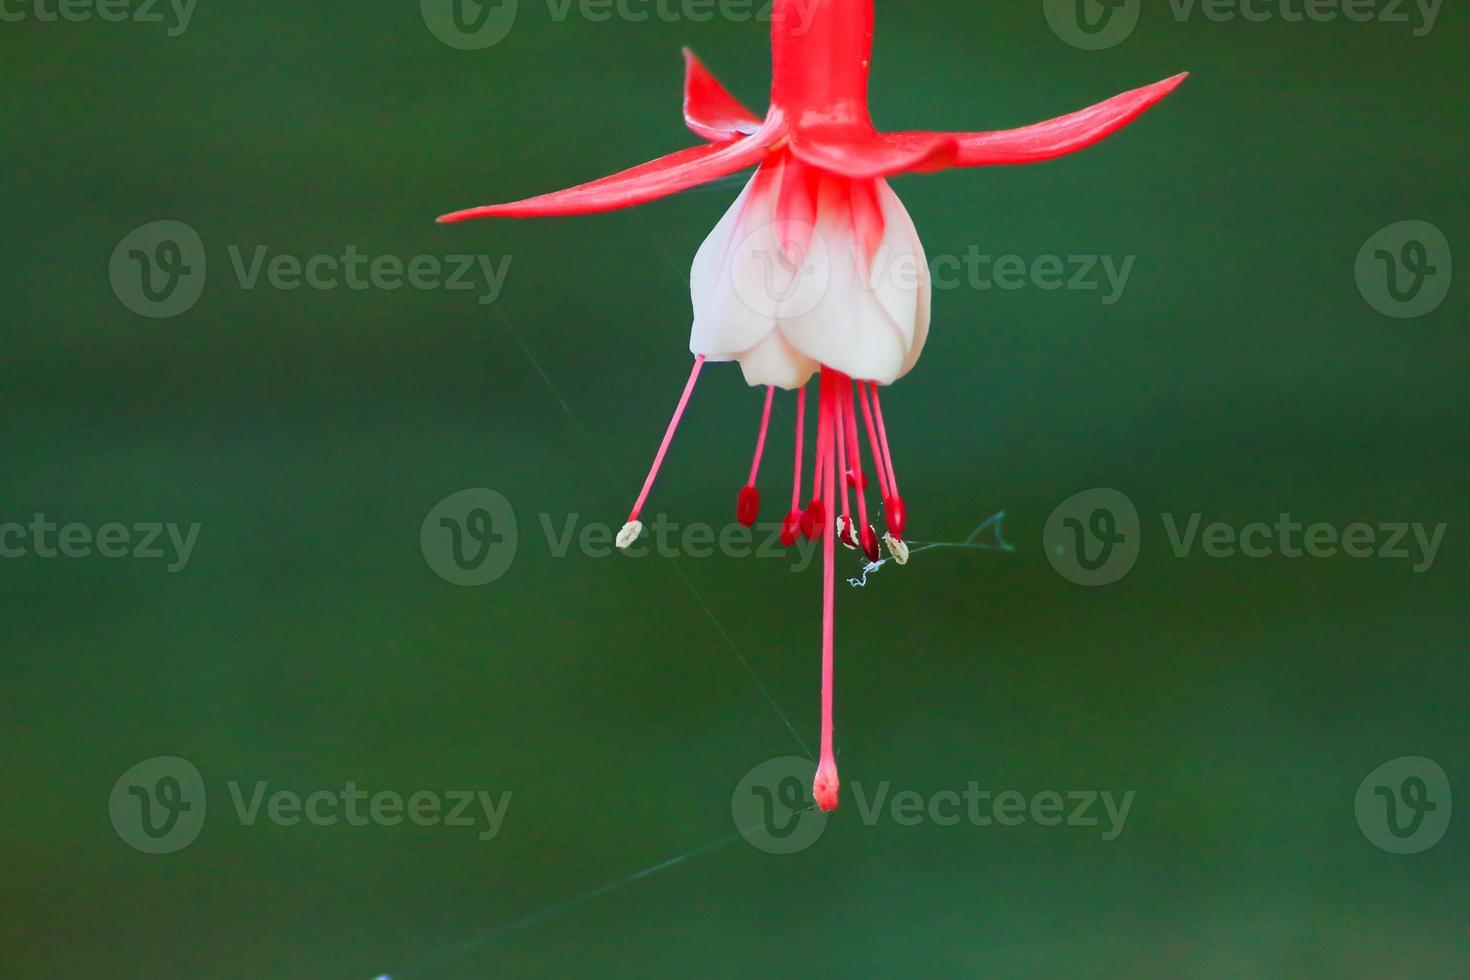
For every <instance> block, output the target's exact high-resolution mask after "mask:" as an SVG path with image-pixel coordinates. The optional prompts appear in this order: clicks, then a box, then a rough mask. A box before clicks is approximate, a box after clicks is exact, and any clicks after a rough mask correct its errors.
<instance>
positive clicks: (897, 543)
mask: <svg viewBox="0 0 1470 980" xmlns="http://www.w3.org/2000/svg"><path fill="white" fill-rule="evenodd" d="M883 543H884V544H886V545H887V546H888V553H889V554H890V555H892V556H893V560H894V561H896V562H898V563H899V564H900V565H907V564H908V563H909V546H908V545H906V544H904V543H903V539H902V538H895V537H894V536H893V533H892V532H891V531H885V532H884V534H883Z"/></svg>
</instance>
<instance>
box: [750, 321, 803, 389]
mask: <svg viewBox="0 0 1470 980" xmlns="http://www.w3.org/2000/svg"><path fill="white" fill-rule="evenodd" d="M735 360H738V361H739V362H740V370H741V372H742V373H744V375H745V383H746V384H748V385H750V386H751V387H752V388H756V387H760V386H761V385H775V386H776V387H777V388H785V389H788V390H790V389H794V388H800V387H801V386H802V385H804V384H806V383H807V381H808V380H810V379H811V376H812V375H813V374H816V373H817V369H818V368H819V367H821V365H820V364H818V363H817V362H816V361H814V360H812V359H811V358H810V357H807V356H806V355H805V354H802V353H801V352H799V351H798V350H797V349H796V348H794V347H792V346H791V345H790V344H788V343H787V342H786V338H784V337H782V336H781V333H780V331H772V332H771V333H770V334H768V335H767V336H766V338H765V339H764V340H762V341H761V342H760V343H758V344H756V345H755V346H754V347H752V348H751V349H750V350H748V351H743V352H742V353H740V354H737V355H736V356H735Z"/></svg>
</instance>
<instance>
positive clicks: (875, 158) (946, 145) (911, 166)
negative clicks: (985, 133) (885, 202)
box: [791, 126, 955, 180]
mask: <svg viewBox="0 0 1470 980" xmlns="http://www.w3.org/2000/svg"><path fill="white" fill-rule="evenodd" d="M791 153H792V155H793V156H795V157H796V158H797V159H799V160H801V161H802V162H803V163H807V164H810V165H812V166H813V167H819V168H821V169H823V170H826V171H830V172H831V173H835V174H841V175H843V176H844V177H853V178H857V179H860V180H861V179H870V178H875V177H887V176H888V175H890V174H898V173H907V172H909V171H914V170H937V169H940V168H942V167H945V166H948V165H949V164H950V163H952V162H953V160H954V155H955V141H954V139H953V138H952V137H951V136H949V135H948V134H946V133H898V134H895V136H893V137H891V136H889V135H887V134H884V133H874V132H872V131H871V130H865V129H864V127H861V126H832V127H811V126H800V127H797V128H796V129H795V131H794V132H793V133H792V135H791Z"/></svg>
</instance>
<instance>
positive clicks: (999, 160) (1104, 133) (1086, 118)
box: [889, 72, 1189, 167]
mask: <svg viewBox="0 0 1470 980" xmlns="http://www.w3.org/2000/svg"><path fill="white" fill-rule="evenodd" d="M1188 77H1189V72H1181V73H1179V74H1178V75H1175V76H1174V77H1172V78H1166V79H1164V80H1163V81H1161V82H1155V83H1154V84H1152V85H1145V86H1143V87H1142V88H1136V89H1133V90H1132V91H1131V92H1124V93H1123V94H1122V95H1115V96H1113V97H1112V98H1111V99H1108V100H1107V101H1106V102H1099V103H1098V104H1097V105H1094V106H1089V107H1087V108H1086V109H1082V110H1080V111H1078V112H1073V113H1070V114H1068V115H1065V116H1058V117H1057V118H1055V119H1048V120H1047V121H1046V122H1039V123H1035V124H1034V125H1031V126H1023V127H1021V128H1020V129H1006V130H1001V131H999V132H994V133H892V134H889V135H890V138H891V139H893V140H894V141H895V142H898V143H900V144H903V145H907V146H912V147H914V148H916V150H917V149H922V148H923V147H925V146H929V145H932V142H931V141H932V140H933V139H934V138H935V137H936V136H948V137H950V138H952V139H953V140H954V141H955V156H954V159H953V160H952V161H951V162H952V163H953V165H954V166H956V167H978V166H984V165H988V164H1003V163H1039V162H1041V161H1042V160H1051V159H1054V158H1056V157H1060V156H1066V155H1067V154H1069V153H1076V152H1077V151H1078V150H1085V149H1087V148H1088V147H1089V146H1092V145H1093V144H1094V143H1097V142H1100V141H1102V140H1104V139H1106V138H1107V137H1109V136H1111V135H1112V134H1114V133H1116V132H1117V131H1118V130H1120V129H1122V128H1123V127H1124V126H1127V125H1128V124H1129V123H1131V122H1132V121H1133V120H1135V119H1137V118H1138V117H1139V116H1141V115H1143V113H1144V112H1145V111H1147V110H1148V109H1149V108H1150V107H1152V106H1153V105H1154V104H1156V103H1157V102H1158V101H1159V100H1160V99H1162V98H1163V97H1164V96H1166V95H1168V94H1169V93H1170V92H1172V91H1174V90H1175V89H1176V88H1178V87H1179V84H1180V83H1181V82H1183V81H1184V80H1185V79H1186V78H1188Z"/></svg>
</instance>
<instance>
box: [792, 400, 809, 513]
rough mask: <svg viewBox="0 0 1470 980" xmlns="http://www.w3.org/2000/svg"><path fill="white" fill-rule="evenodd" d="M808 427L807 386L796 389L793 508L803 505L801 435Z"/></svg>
mask: <svg viewBox="0 0 1470 980" xmlns="http://www.w3.org/2000/svg"><path fill="white" fill-rule="evenodd" d="M805 428H806V387H805V386H803V387H801V388H798V389H797V390H796V472H795V473H794V474H793V475H792V477H791V509H792V510H796V509H797V508H798V507H799V506H800V505H801V436H802V430H804V429H805Z"/></svg>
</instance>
